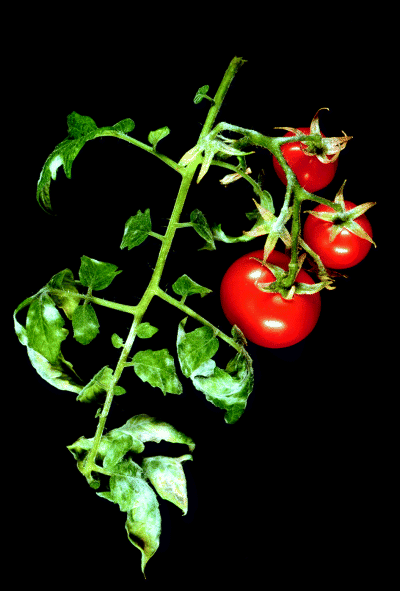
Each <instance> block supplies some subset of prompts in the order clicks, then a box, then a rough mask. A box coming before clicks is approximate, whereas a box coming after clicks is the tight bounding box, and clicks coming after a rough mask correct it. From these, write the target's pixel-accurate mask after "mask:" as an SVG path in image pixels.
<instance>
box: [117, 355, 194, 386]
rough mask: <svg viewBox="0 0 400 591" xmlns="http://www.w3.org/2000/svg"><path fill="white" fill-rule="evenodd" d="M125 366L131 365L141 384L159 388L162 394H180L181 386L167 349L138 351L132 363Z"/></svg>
mask: <svg viewBox="0 0 400 591" xmlns="http://www.w3.org/2000/svg"><path fill="white" fill-rule="evenodd" d="M126 365H127V366H128V365H132V366H133V368H134V370H135V373H136V375H137V376H139V378H140V379H141V380H142V381H143V382H148V383H149V384H150V385H151V386H153V387H154V388H160V390H162V392H163V394H167V392H168V393H170V394H182V384H181V383H180V381H179V379H178V376H177V374H176V371H175V364H174V359H173V357H172V356H171V355H170V354H169V352H168V350H167V349H161V350H159V351H152V350H151V349H148V350H147V351H139V352H138V353H136V354H135V355H134V356H133V358H132V362H131V363H127V364H126Z"/></svg>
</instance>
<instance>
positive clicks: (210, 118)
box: [82, 57, 245, 482]
mask: <svg viewBox="0 0 400 591" xmlns="http://www.w3.org/2000/svg"><path fill="white" fill-rule="evenodd" d="M244 61H245V60H242V58H237V57H235V58H233V60H232V61H231V63H230V64H229V66H228V69H227V70H226V72H225V75H224V77H223V79H222V82H221V84H220V85H219V88H218V90H217V93H216V95H215V97H214V104H213V105H212V106H211V108H210V110H209V112H208V115H207V118H206V121H205V123H204V126H203V129H202V131H201V133H200V136H199V140H198V141H200V140H201V139H202V138H203V137H204V136H206V135H207V134H208V133H209V132H210V131H211V129H212V127H213V125H214V122H215V119H216V117H217V115H218V112H219V109H220V108H221V105H222V102H223V100H224V98H225V95H226V93H227V91H228V88H229V86H230V85H231V83H232V80H233V78H234V77H235V75H236V73H237V71H238V70H239V68H240V66H241V65H242V64H243V63H244ZM200 161H201V156H199V157H198V158H197V159H196V160H194V161H193V162H192V163H191V164H189V166H187V168H185V169H184V170H183V172H182V181H181V185H180V187H179V192H178V195H177V198H176V201H175V206H174V209H173V212H172V215H171V218H170V220H169V224H168V227H167V230H166V233H165V236H164V239H163V242H162V246H161V248H160V252H159V254H158V258H157V263H156V266H155V268H154V271H153V275H152V277H151V279H150V282H149V285H148V286H147V289H146V291H145V292H144V294H143V297H142V299H141V300H140V302H139V304H138V305H137V306H135V317H134V320H133V322H132V326H131V328H130V331H129V334H128V338H127V339H126V341H125V344H124V347H123V349H122V351H121V355H120V358H119V360H118V364H117V367H116V368H115V372H114V374H113V377H112V380H111V383H110V385H109V388H108V390H107V396H106V400H105V402H104V405H103V410H102V412H101V415H100V417H99V422H98V425H97V429H96V433H95V436H94V440H93V446H92V448H91V450H90V452H89V454H88V455H87V458H86V460H85V464H84V467H83V469H82V472H83V474H84V475H85V476H86V478H87V479H88V481H89V482H90V481H91V479H92V477H91V472H92V470H95V469H96V468H95V458H96V455H97V450H98V448H99V445H100V441H101V436H102V434H103V431H104V426H105V423H106V420H107V416H108V413H109V411H110V408H111V404H112V400H113V397H114V388H115V386H116V384H117V382H118V380H119V379H120V377H121V374H122V372H123V369H124V367H125V363H126V361H127V359H128V356H129V353H130V351H131V349H132V346H133V343H134V340H135V337H136V333H137V327H138V325H139V324H140V322H141V321H142V318H143V316H144V314H145V312H146V310H147V308H148V306H149V304H150V302H151V300H152V299H153V297H154V296H155V295H156V294H157V291H158V290H159V284H160V280H161V276H162V272H163V270H164V266H165V262H166V259H167V256H168V253H169V251H170V248H171V244H172V240H173V238H174V235H175V232H176V230H177V226H178V223H179V218H180V215H181V212H182V209H183V206H184V204H185V200H186V196H187V193H188V191H189V187H190V184H191V182H192V180H193V177H194V174H195V172H196V168H197V166H198V164H199V162H200Z"/></svg>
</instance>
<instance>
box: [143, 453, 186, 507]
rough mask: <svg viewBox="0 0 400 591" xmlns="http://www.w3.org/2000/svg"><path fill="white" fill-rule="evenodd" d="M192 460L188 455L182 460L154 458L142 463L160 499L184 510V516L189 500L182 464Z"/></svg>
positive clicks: (182, 457)
mask: <svg viewBox="0 0 400 591" xmlns="http://www.w3.org/2000/svg"><path fill="white" fill-rule="evenodd" d="M192 459H193V458H192V456H191V455H190V454H186V455H184V456H181V457H180V458H168V457H165V456H153V457H151V458H144V460H143V462H142V468H143V471H144V475H145V477H146V478H148V479H149V480H150V482H151V484H152V485H153V486H154V488H155V489H156V491H157V492H158V494H159V495H160V497H161V498H162V499H165V500H166V501H170V502H171V503H173V504H174V505H176V506H177V507H179V508H180V509H182V511H183V514H184V515H186V513H187V510H188V498H187V487H186V478H185V473H184V471H183V468H182V462H183V461H185V460H192Z"/></svg>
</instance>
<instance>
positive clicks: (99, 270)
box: [79, 255, 122, 291]
mask: <svg viewBox="0 0 400 591" xmlns="http://www.w3.org/2000/svg"><path fill="white" fill-rule="evenodd" d="M117 269H118V267H117V265H113V264H112V263H103V262H101V261H97V260H96V259H91V258H89V257H87V256H85V255H83V256H82V257H81V266H80V268H79V279H80V282H81V284H82V285H84V286H85V287H90V288H91V289H93V290H95V291H100V290H101V289H105V288H106V287H108V286H109V285H110V283H111V282H112V281H113V279H114V278H115V277H116V276H117V275H119V274H120V273H122V270H121V271H117Z"/></svg>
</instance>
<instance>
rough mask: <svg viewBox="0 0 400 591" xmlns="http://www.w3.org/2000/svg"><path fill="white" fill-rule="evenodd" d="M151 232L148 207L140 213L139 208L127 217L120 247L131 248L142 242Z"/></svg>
mask: <svg viewBox="0 0 400 591" xmlns="http://www.w3.org/2000/svg"><path fill="white" fill-rule="evenodd" d="M150 232H151V220H150V209H146V210H145V212H144V213H142V212H141V211H140V209H139V211H138V212H137V214H136V215H134V216H132V217H130V218H129V220H128V221H127V222H126V224H125V229H124V235H123V238H122V242H121V246H120V248H121V249H123V248H125V247H127V248H128V250H131V249H132V248H134V247H135V246H139V244H142V242H144V241H145V240H146V238H147V236H148V235H149V233H150Z"/></svg>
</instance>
